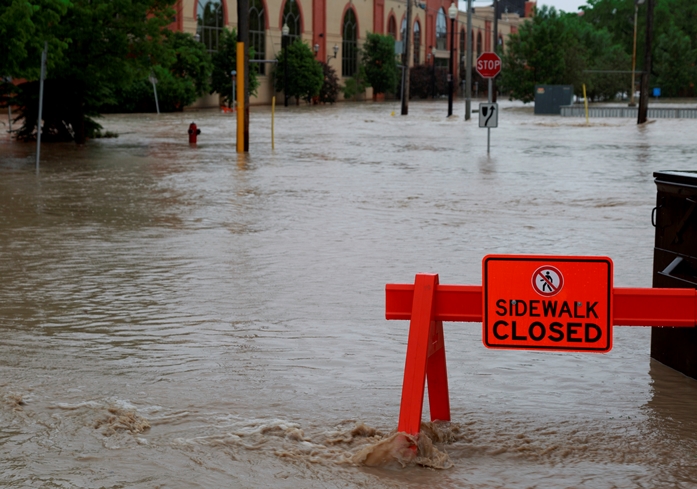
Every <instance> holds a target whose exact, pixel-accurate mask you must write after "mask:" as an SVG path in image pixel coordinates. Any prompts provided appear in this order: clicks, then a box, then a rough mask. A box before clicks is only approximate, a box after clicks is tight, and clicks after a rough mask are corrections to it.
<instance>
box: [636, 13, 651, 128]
mask: <svg viewBox="0 0 697 489" xmlns="http://www.w3.org/2000/svg"><path fill="white" fill-rule="evenodd" d="M653 6H654V0H646V42H645V43H644V44H645V45H644V49H645V50H646V52H645V53H644V70H643V71H642V72H641V95H640V96H639V111H638V112H639V116H638V117H637V124H643V123H644V122H646V120H647V118H648V115H649V75H650V74H651V41H652V40H653Z"/></svg>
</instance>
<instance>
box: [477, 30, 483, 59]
mask: <svg viewBox="0 0 697 489" xmlns="http://www.w3.org/2000/svg"><path fill="white" fill-rule="evenodd" d="M481 54H482V33H481V31H480V32H478V33H477V58H478V57H479V56H481Z"/></svg>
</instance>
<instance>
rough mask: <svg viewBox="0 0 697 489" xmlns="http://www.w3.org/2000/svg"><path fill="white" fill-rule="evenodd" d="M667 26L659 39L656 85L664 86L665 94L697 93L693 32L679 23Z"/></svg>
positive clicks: (656, 50) (695, 53) (655, 64)
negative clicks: (696, 88) (696, 86)
mask: <svg viewBox="0 0 697 489" xmlns="http://www.w3.org/2000/svg"><path fill="white" fill-rule="evenodd" d="M672 27H673V28H672V29H667V30H666V31H665V32H663V33H662V34H661V35H659V36H658V39H657V40H656V49H655V51H654V65H653V66H654V69H653V71H654V72H655V73H657V76H656V78H655V80H654V81H653V83H652V85H654V86H658V87H661V92H662V94H663V95H665V96H668V97H678V96H687V95H694V86H695V83H696V82H697V68H695V61H696V60H697V49H696V47H697V46H695V42H694V41H693V40H692V39H690V36H689V35H688V34H686V33H685V32H684V31H683V30H681V29H679V28H678V27H677V26H675V25H673V26H672Z"/></svg>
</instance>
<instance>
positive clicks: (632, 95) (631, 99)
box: [629, 0, 644, 107]
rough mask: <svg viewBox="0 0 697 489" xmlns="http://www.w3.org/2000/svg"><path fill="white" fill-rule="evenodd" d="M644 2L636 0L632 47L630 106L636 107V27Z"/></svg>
mask: <svg viewBox="0 0 697 489" xmlns="http://www.w3.org/2000/svg"><path fill="white" fill-rule="evenodd" d="M642 3H644V0H634V47H633V48H632V89H631V90H630V94H629V106H630V107H635V106H636V102H634V92H635V91H636V88H635V87H634V81H635V80H634V74H635V71H636V29H637V21H638V20H639V5H641V4H642Z"/></svg>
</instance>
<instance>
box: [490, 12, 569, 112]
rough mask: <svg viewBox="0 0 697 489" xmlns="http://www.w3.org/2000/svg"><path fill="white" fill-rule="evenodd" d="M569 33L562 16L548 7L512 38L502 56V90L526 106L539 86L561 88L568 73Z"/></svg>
mask: <svg viewBox="0 0 697 489" xmlns="http://www.w3.org/2000/svg"><path fill="white" fill-rule="evenodd" d="M566 34H567V33H566V32H565V30H564V24H563V22H562V21H561V18H560V15H559V13H558V12H557V11H556V9H554V8H548V7H546V6H544V7H542V8H541V9H539V10H537V11H536V13H535V16H534V17H533V18H532V19H531V20H530V21H528V22H524V23H523V24H522V25H521V26H520V29H519V31H518V33H517V34H512V35H511V36H510V38H509V40H508V47H507V49H506V52H505V54H504V56H503V60H502V61H503V66H502V69H501V80H500V87H501V90H502V91H505V92H509V93H510V96H511V97H512V98H515V99H519V100H522V101H524V102H530V101H532V100H533V99H534V90H535V85H536V84H562V83H565V81H564V78H565V77H564V72H565V69H566V63H565V51H564V47H565V45H566V44H567V43H566V37H567V36H566Z"/></svg>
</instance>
